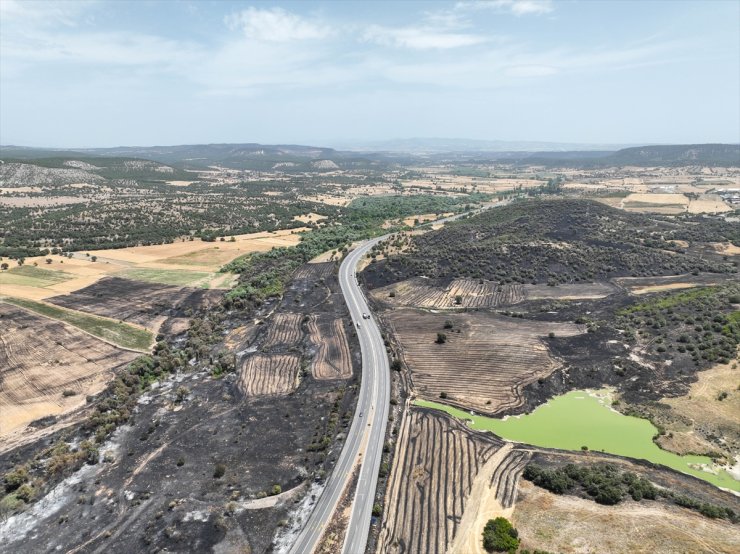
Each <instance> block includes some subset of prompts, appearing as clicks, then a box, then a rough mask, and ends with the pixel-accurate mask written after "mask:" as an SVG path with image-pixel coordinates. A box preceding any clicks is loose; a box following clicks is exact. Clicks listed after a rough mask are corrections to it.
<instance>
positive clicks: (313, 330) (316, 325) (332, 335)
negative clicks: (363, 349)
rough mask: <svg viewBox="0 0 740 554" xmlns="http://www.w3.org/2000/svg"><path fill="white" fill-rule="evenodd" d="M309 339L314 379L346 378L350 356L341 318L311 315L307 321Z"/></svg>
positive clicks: (350, 367) (350, 373) (350, 361)
mask: <svg viewBox="0 0 740 554" xmlns="http://www.w3.org/2000/svg"><path fill="white" fill-rule="evenodd" d="M308 331H309V341H310V343H311V345H313V347H314V348H315V352H316V353H315V355H314V358H313V361H312V362H311V374H312V375H313V377H314V379H348V378H349V377H351V376H352V358H351V355H350V351H349V344H348V343H347V335H346V333H345V331H344V323H343V321H342V319H341V318H333V317H331V316H328V317H326V316H323V317H322V316H318V317H317V316H315V315H312V316H311V319H310V320H309V322H308Z"/></svg>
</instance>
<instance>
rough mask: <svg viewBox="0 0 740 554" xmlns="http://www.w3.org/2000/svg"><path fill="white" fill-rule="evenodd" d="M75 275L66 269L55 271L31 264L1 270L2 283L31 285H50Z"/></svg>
mask: <svg viewBox="0 0 740 554" xmlns="http://www.w3.org/2000/svg"><path fill="white" fill-rule="evenodd" d="M74 277H75V276H74V275H71V274H69V273H65V272H64V271H53V270H49V269H42V268H40V267H34V266H29V265H23V266H19V267H14V268H12V269H9V270H7V271H3V272H0V285H25V286H29V287H48V286H50V285H56V284H57V283H63V282H64V281H69V280H70V279H73V278H74Z"/></svg>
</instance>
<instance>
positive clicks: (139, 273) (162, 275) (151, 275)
mask: <svg viewBox="0 0 740 554" xmlns="http://www.w3.org/2000/svg"><path fill="white" fill-rule="evenodd" d="M118 276H120V277H125V278H127V279H134V280H136V281H146V282H147V283H159V284H162V285H176V286H181V287H182V286H186V285H191V284H193V283H195V282H197V281H201V280H202V279H205V278H206V277H209V276H211V274H210V273H206V272H205V271H185V270H177V269H149V268H137V269H127V270H125V271H123V272H121V273H119V274H118Z"/></svg>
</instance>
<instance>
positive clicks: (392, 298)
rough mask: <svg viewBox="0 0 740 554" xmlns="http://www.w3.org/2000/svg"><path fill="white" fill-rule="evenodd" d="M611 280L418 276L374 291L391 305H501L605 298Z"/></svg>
mask: <svg viewBox="0 0 740 554" xmlns="http://www.w3.org/2000/svg"><path fill="white" fill-rule="evenodd" d="M616 290H617V287H615V286H614V285H612V284H611V283H605V282H597V283H583V284H578V285H573V284H564V285H555V286H547V285H531V284H524V285H521V284H512V285H501V284H498V283H494V282H492V281H487V280H485V279H455V280H453V281H452V282H450V284H449V285H447V286H446V287H442V286H441V285H435V284H434V281H432V280H430V279H425V278H423V277H417V278H412V279H408V280H406V281H401V282H399V283H395V284H393V285H387V286H385V287H380V288H377V289H374V290H373V291H372V296H373V298H374V299H375V300H376V301H378V302H382V303H384V304H387V305H389V306H412V307H419V308H447V309H450V308H454V309H468V308H473V309H477V308H488V309H490V308H498V307H502V306H513V305H515V304H519V303H520V302H523V301H525V300H586V299H595V298H605V297H607V296H609V295H610V294H613V293H614V292H616Z"/></svg>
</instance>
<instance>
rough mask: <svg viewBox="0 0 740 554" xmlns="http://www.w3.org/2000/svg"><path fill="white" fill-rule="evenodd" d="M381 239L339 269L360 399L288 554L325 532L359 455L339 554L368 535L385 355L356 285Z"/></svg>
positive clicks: (383, 418) (383, 406)
mask: <svg viewBox="0 0 740 554" xmlns="http://www.w3.org/2000/svg"><path fill="white" fill-rule="evenodd" d="M505 203H506V202H498V203H496V204H491V205H489V206H486V207H484V208H479V209H477V210H474V211H472V212H468V213H469V214H471V215H472V214H476V213H480V212H482V211H484V210H487V209H489V208H492V207H494V206H500V205H503V204H505ZM464 215H466V214H458V215H454V216H451V217H446V218H443V219H439V220H437V221H436V222H435V223H445V222H448V221H454V220H456V219H459V218H460V217H463V216H464ZM386 237H388V235H385V236H382V237H378V238H375V239H371V240H368V241H366V242H363V243H362V244H361V245H360V246H358V247H357V248H355V249H354V250H353V251H352V252H350V253H349V255H348V256H347V257H346V258H345V259H344V261H343V262H342V265H341V266H340V268H339V284H340V286H341V287H342V294H343V295H344V300H345V302H346V303H347V307H348V308H349V312H350V315H351V316H352V322H353V324H354V325H355V330H356V331H357V336H358V338H359V341H360V349H361V350H362V381H361V385H360V397H359V399H358V400H357V407H356V408H355V417H354V419H353V420H352V425H351V427H350V429H349V432H348V433H347V437H346V438H345V442H344V447H343V448H342V452H341V454H340V455H339V459H338V460H337V464H336V466H335V467H334V471H332V474H331V476H330V477H329V480H328V481H327V483H326V487H324V490H323V492H322V493H321V496H320V497H319V500H318V502H317V504H316V506H315V507H314V510H313V512H312V513H311V515H310V516H309V519H308V522H307V523H306V525H305V526H304V528H303V529H302V530H301V533H300V534H299V535H298V538H297V539H296V541H295V543H294V544H293V546H292V547H291V549H290V553H291V554H309V553H311V552H313V550H314V549H315V548H316V546H317V545H318V542H319V540H320V539H321V535H322V534H323V532H324V529H325V528H326V526H327V524H328V523H329V522H330V520H331V518H332V516H333V515H334V510H335V508H336V506H337V503H338V502H339V498H340V496H341V495H342V491H343V490H344V487H345V485H346V484H347V482H348V480H349V479H350V477H351V470H352V468H353V466H354V463H355V460H357V459H358V456H359V458H360V459H359V462H361V464H362V465H361V468H360V477H359V480H358V483H357V489H356V492H355V496H354V500H353V502H352V512H351V516H350V520H349V526H348V528H347V534H346V535H345V541H344V546H343V548H342V554H362V553H363V552H365V546H366V545H367V537H368V534H369V533H370V522H371V519H372V510H373V503H374V502H373V501H374V499H375V489H376V487H377V483H378V471H379V470H380V462H381V459H382V457H383V444H384V441H385V429H386V424H387V423H388V411H389V408H390V395H391V377H390V367H389V364H388V355H387V354H386V351H385V345H384V344H383V338H382V336H381V334H380V328H379V327H378V325H377V323H376V322H375V318H373V317H372V313H371V312H370V308H369V307H368V305H367V302H366V300H365V296H364V295H363V293H362V290H360V287H359V285H358V283H357V277H356V268H357V263H358V262H359V261H360V260H361V259H362V258H363V256H365V254H367V252H368V251H369V250H370V249H371V248H372V247H373V246H374V245H375V244H377V243H378V242H380V241H382V240H384V239H385V238H386ZM362 314H369V315H370V319H363V318H362ZM358 323H359V327H358V326H357V324H358Z"/></svg>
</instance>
